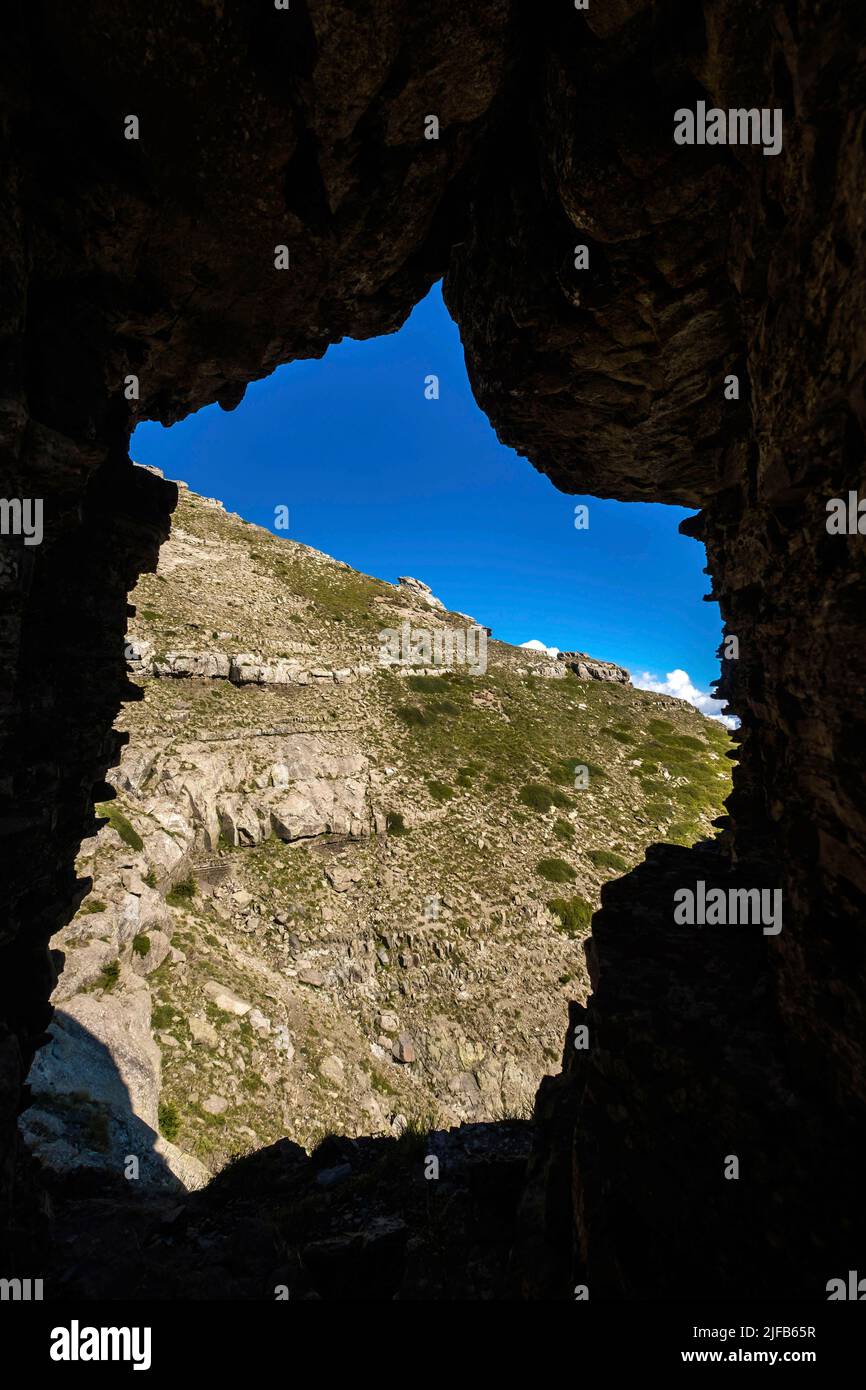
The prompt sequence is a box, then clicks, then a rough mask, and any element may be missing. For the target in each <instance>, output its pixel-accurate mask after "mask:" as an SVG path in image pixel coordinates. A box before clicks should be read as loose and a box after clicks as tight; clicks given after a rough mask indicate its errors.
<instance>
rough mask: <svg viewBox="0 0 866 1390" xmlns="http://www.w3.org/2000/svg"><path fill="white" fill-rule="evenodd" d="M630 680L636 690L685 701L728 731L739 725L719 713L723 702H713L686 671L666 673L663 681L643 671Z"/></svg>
mask: <svg viewBox="0 0 866 1390" xmlns="http://www.w3.org/2000/svg"><path fill="white" fill-rule="evenodd" d="M631 679H632V684H633V685H636V686H637V688H638V690H654V691H656V692H657V693H658V694H659V695H673V696H675V697H676V699H678V700H687V701H688V703H689V704H690V705H694V707H695V709H698V710H700V712H701V714H706V715H707V716H708V717H709V718H710V719H718V720H719V722H720V723H721V724H724V725H725V726H726V727H727V728H728V729H736V728H737V726H738V725H739V722H740V721H739V720H738V719H735V718H734V716H733V715H730V714H722V713H721V710H723V709H724V707H725V701H724V700H715V699H714V698H713V696H712V695H710V694H709V693H708V692H707V691H704V690H699V689H698V687H697V686H696V685H695V684H694V682H693V681H692V678H691V676H690V675H689V673H688V671H681V670H679V669H678V670H676V671H668V673H667V675H666V676H665V679H664V680H663V681H662V680H659V678H658V676H654V675H653V673H652V672H651V671H644V672H643V673H642V674H641V675H634V674H632V678H631Z"/></svg>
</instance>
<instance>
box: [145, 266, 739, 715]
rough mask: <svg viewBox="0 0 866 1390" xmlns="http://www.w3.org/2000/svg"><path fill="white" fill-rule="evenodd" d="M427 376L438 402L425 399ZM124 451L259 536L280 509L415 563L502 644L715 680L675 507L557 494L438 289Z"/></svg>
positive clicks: (691, 544) (308, 540) (294, 532)
mask: <svg viewBox="0 0 866 1390" xmlns="http://www.w3.org/2000/svg"><path fill="white" fill-rule="evenodd" d="M431 373H435V374H436V375H437V376H438V378H439V399H438V400H428V399H426V398H425V389H424V384H425V378H426V377H427V376H428V374H431ZM131 453H132V457H133V458H134V459H135V460H136V461H137V462H138V463H146V464H151V465H153V466H156V467H158V468H161V469H162V470H163V472H164V473H165V474H166V476H167V477H169V478H179V479H183V480H184V481H185V482H186V483H188V484H189V486H190V487H191V488H193V489H194V490H195V491H196V492H200V493H204V494H205V495H206V496H210V497H218V498H220V500H221V501H222V502H223V503H224V504H225V506H226V507H227V508H228V509H229V510H230V511H234V512H238V513H239V514H240V515H241V516H243V517H246V518H247V519H248V520H249V521H254V522H257V523H258V524H259V525H262V526H267V527H269V528H270V529H272V530H273V529H275V528H274V520H275V508H276V507H278V506H281V505H282V506H287V507H288V508H289V517H290V524H289V528H288V532H282V533H281V532H277V534H288V535H290V536H291V537H292V538H293V539H295V540H298V541H303V542H304V543H305V544H307V545H312V546H315V547H317V549H319V550H324V551H326V552H327V553H328V554H330V555H333V556H335V557H336V558H338V559H340V560H345V561H347V563H348V564H350V565H352V566H353V567H354V568H356V569H358V570H362V571H363V572H364V573H366V574H372V575H376V576H377V577H379V578H381V579H388V580H391V581H393V580H395V579H396V578H397V576H398V575H403V574H409V575H414V576H415V577H416V578H418V579H422V580H424V581H425V583H427V584H429V585H430V586H431V588H432V589H433V592H434V593H435V594H437V595H438V596H439V597H440V598H441V599H442V600H443V601H444V602H445V604H446V605H447V606H448V607H449V608H454V609H457V610H459V611H461V612H464V613H470V614H471V615H472V616H473V617H474V618H476V619H477V620H478V621H479V622H482V623H484V624H486V625H487V626H488V627H491V628H492V629H493V634H494V636H495V637H498V638H500V639H502V640H503V641H506V642H515V643H519V642H525V641H527V640H528V639H531V638H535V639H539V640H541V641H542V642H544V643H545V644H547V645H549V646H556V647H559V648H560V649H564V650H572V649H577V650H579V651H585V652H589V653H590V654H591V655H593V656H597V657H602V658H605V659H607V660H610V661H616V662H618V663H619V664H620V665H623V666H626V667H628V669H629V670H630V671H631V672H632V673H633V674H634V675H635V676H637V677H638V678H640V677H641V676H642V675H643V673H647V672H649V673H651V675H652V676H653V677H655V678H657V679H658V681H659V683H660V685H661V686H662V688H665V689H670V690H671V692H672V693H675V694H678V693H684V694H686V695H688V690H687V689H686V687H685V685H684V682H683V680H682V678H681V677H682V676H683V675H685V673H688V677H689V678H690V682H691V684H692V686H693V687H698V688H699V689H700V690H701V691H706V690H707V687H708V685H709V682H710V681H711V680H713V679H715V677H716V676H717V675H718V661H717V659H716V657H715V656H714V652H715V649H716V647H717V646H718V643H719V640H720V633H721V622H720V617H719V612H718V607H717V605H716V604H714V603H713V604H710V603H702V602H701V596H702V594H704V593H705V592H706V591H707V589H708V587H709V580H708V578H707V576H706V575H704V574H703V573H702V569H703V566H704V564H705V563H706V560H705V556H704V550H703V547H702V546H700V545H699V544H698V543H697V542H695V541H693V540H688V539H686V538H685V537H684V536H680V535H678V533H677V524H678V522H679V521H680V520H681V519H682V518H683V517H684V516H686V515H688V514H689V513H687V512H686V511H685V510H683V509H682V508H680V507H666V506H661V505H655V504H653V505H650V504H646V503H621V502H609V501H600V500H596V499H593V498H588V497H577V496H567V495H565V494H564V493H561V492H558V491H557V490H556V489H555V488H554V487H553V485H552V484H551V483H550V482H549V481H548V479H547V478H545V477H543V476H542V475H541V474H540V473H537V472H536V471H535V469H534V468H533V467H532V466H531V464H529V463H528V462H527V460H526V459H522V458H518V456H517V455H516V454H514V453H513V452H512V451H511V450H510V449H506V448H504V447H503V446H502V445H501V444H500V443H499V441H498V440H497V438H496V435H495V434H494V432H493V430H492V428H491V426H490V424H489V423H488V421H487V418H486V416H484V415H483V414H482V412H481V411H480V410H479V409H478V407H477V405H476V404H475V402H474V400H473V397H472V393H471V391H470V389H469V382H468V379H467V376H466V368H465V366H464V362H463V350H462V348H461V345H460V337H459V334H458V331H457V327H456V325H455V324H454V323H453V322H452V320H451V318H450V317H449V315H448V312H447V310H446V309H445V306H444V304H443V302H442V296H441V292H440V289H439V287H438V286H435V287H434V288H433V290H432V291H431V292H430V294H429V295H428V296H427V298H426V299H425V300H423V301H422V303H420V304H419V305H417V307H416V308H415V309H414V311H413V312H412V314H411V315H410V317H409V319H408V320H407V322H406V323H405V324H404V326H403V327H402V328H401V329H400V331H399V332H397V333H394V334H391V335H389V336H387V337H382V338H376V339H371V340H369V341H367V342H357V341H354V340H351V339H346V340H344V341H343V342H342V343H339V344H337V345H335V346H334V347H332V348H330V349H329V351H328V352H327V354H326V356H325V357H324V358H323V359H322V360H321V361H317V362H314V361H309V362H294V363H291V364H289V365H288V366H285V367H280V368H278V370H277V371H276V372H274V373H273V375H272V376H270V377H268V378H267V379H266V380H264V381H259V382H254V383H253V384H252V385H251V386H250V387H249V388H248V390H247V393H246V396H245V397H244V400H243V401H242V403H241V405H240V406H239V407H238V408H237V410H235V411H234V412H232V413H230V414H227V413H225V412H224V411H222V410H220V408H219V407H218V406H215V405H214V406H209V407H207V408H206V409H204V410H201V411H198V412H197V414H195V415H192V416H189V417H188V418H187V419H186V420H183V421H181V422H180V423H179V424H177V425H173V426H172V427H171V428H170V429H164V428H163V427H162V426H161V425H158V424H155V423H152V422H148V423H144V424H142V425H140V426H139V427H138V429H137V430H136V431H135V434H134V436H133V442H132V446H131ZM577 503H587V504H588V505H589V528H588V529H587V530H577V529H575V526H574V508H575V504H577ZM669 672H679V673H680V675H679V676H677V677H675V678H674V679H673V681H670V682H668V681H666V676H667V673H669ZM710 708H711V707H709V706H707V709H708V710H709V709H710Z"/></svg>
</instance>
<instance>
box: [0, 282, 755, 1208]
mask: <svg viewBox="0 0 866 1390" xmlns="http://www.w3.org/2000/svg"><path fill="white" fill-rule="evenodd" d="M241 394H242V393H238V397H237V398H236V399H233V401H232V408H231V412H230V413H228V411H227V407H226V404H225V402H223V405H222V408H220V407H218V406H216V405H215V406H212V407H209V408H207V409H205V410H203V411H201V412H198V413H197V414H193V415H191V416H189V417H187V419H186V420H185V421H182V422H180V423H177V424H174V425H172V426H170V427H168V428H164V427H163V426H160V425H157V424H147V423H145V424H141V425H139V427H138V429H137V431H136V433H135V435H134V436H133V439H132V441H131V445H130V452H131V454H132V457H133V458H135V459H136V461H137V465H138V466H139V467H140V468H143V469H156V470H157V471H158V472H159V473H161V474H162V475H164V476H166V477H167V478H169V479H170V480H172V481H175V482H177V481H178V480H179V479H182V480H183V481H182V482H179V488H180V496H179V502H178V506H177V508H176V510H175V512H174V515H173V518H172V528H171V533H170V535H169V538H168V540H167V541H166V542H165V543H164V544H163V546H162V549H161V553H160V557H159V562H158V565H157V567H156V569H155V572H154V573H152V574H151V573H147V574H144V575H142V577H141V578H140V580H139V582H138V584H137V586H136V588H135V589H134V590H133V592H132V593H131V595H130V610H129V611H130V615H131V617H130V622H129V625H128V629H127V632H126V636H125V647H124V654H125V658H126V662H127V666H128V670H129V673H130V677H131V679H132V681H133V682H134V683H135V684H136V685H140V687H141V692H140V693H141V696H142V698H141V699H135V700H133V701H131V702H130V703H128V704H126V705H125V706H124V708H123V710H122V712H121V714H120V715H119V717H118V720H117V724H116V728H117V729H118V731H119V732H120V733H121V734H122V736H123V738H124V740H126V746H125V747H124V749H123V752H122V755H121V758H120V762H119V766H118V768H117V769H116V770H115V771H114V772H113V773H110V774H109V778H108V786H107V788H106V789H105V794H104V795H103V796H101V797H100V799H99V802H98V804H97V806H96V815H97V827H96V828H95V833H94V834H93V835H92V836H91V837H90V838H89V839H87V840H86V841H85V842H84V845H83V846H82V851H81V855H80V857H79V864H78V872H79V876H80V879H81V880H82V882H89V883H90V888H89V891H88V892H87V893H86V895H85V896H84V897H83V899H82V901H81V904H80V906H79V909H78V912H77V913H76V914H75V916H74V917H73V919H72V921H71V922H70V923H69V924H67V925H66V926H64V928H63V929H62V930H61V932H60V933H59V934H58V936H57V937H56V938H55V939H54V940H53V942H52V948H53V951H54V953H55V961H56V962H57V963H58V965H60V964H61V963H62V970H61V973H60V976H59V980H58V984H57V988H56V991H55V996H54V1003H55V1007H56V1012H55V1016H54V1020H53V1022H52V1024H51V1027H50V1030H49V1032H50V1041H49V1042H48V1043H47V1045H46V1046H44V1047H43V1048H42V1049H40V1051H39V1053H38V1054H37V1058H36V1061H35V1063H34V1066H33V1069H32V1072H31V1076H30V1086H31V1092H32V1098H31V1105H30V1107H29V1109H28V1111H27V1112H26V1114H25V1116H24V1117H23V1120H22V1132H23V1134H24V1136H25V1139H26V1141H27V1143H28V1146H29V1148H30V1150H31V1151H32V1152H33V1153H34V1154H35V1155H36V1157H37V1159H38V1160H39V1161H40V1162H41V1163H43V1164H44V1165H46V1167H47V1169H48V1170H49V1171H50V1173H51V1176H52V1179H53V1181H54V1183H55V1185H56V1186H58V1187H59V1188H64V1187H65V1188H67V1189H69V1188H71V1189H72V1190H76V1191H77V1190H79V1189H81V1188H82V1186H85V1185H87V1184H88V1183H89V1184H90V1185H91V1186H93V1187H94V1189H96V1188H98V1186H99V1184H100V1182H104V1183H105V1184H107V1186H108V1188H109V1189H112V1188H117V1186H118V1184H119V1178H120V1176H121V1175H122V1180H123V1182H129V1181H131V1180H135V1181H137V1182H140V1183H141V1185H142V1190H151V1191H153V1192H160V1191H163V1190H171V1188H172V1187H174V1186H175V1185H178V1184H179V1185H181V1186H184V1185H185V1186H191V1187H192V1188H196V1187H199V1186H201V1185H202V1184H203V1183H205V1182H207V1181H209V1180H210V1178H211V1177H213V1176H214V1175H215V1174H216V1173H217V1172H219V1171H220V1170H221V1169H222V1168H224V1167H225V1165H226V1164H227V1163H230V1162H232V1161H233V1160H236V1159H237V1158H238V1156H239V1155H244V1154H247V1153H250V1152H254V1151H255V1150H256V1149H259V1148H263V1147H265V1146H267V1145H269V1144H273V1143H275V1142H278V1141H280V1140H282V1139H284V1138H286V1137H288V1139H289V1140H291V1141H292V1142H295V1143H298V1144H302V1145H303V1146H304V1147H306V1148H307V1149H308V1150H312V1151H317V1149H318V1147H320V1146H321V1143H322V1141H323V1140H324V1139H325V1138H326V1137H327V1136H328V1135H335V1134H339V1135H343V1136H360V1135H378V1136H390V1137H391V1138H400V1137H401V1136H409V1137H411V1136H413V1135H414V1136H415V1137H416V1138H417V1140H418V1142H422V1141H424V1139H425V1137H426V1136H427V1135H429V1134H430V1133H435V1132H440V1131H446V1130H448V1129H449V1128H451V1127H455V1126H460V1125H467V1124H468V1125H472V1124H492V1123H495V1122H497V1121H503V1120H508V1119H511V1120H515V1121H517V1120H520V1121H522V1122H525V1121H527V1120H528V1119H529V1117H530V1116H531V1114H532V1110H533V1105H534V1101H535V1095H536V1092H537V1090H538V1086H539V1084H540V1082H541V1080H542V1077H543V1076H544V1075H546V1074H548V1075H549V1074H551V1073H555V1072H556V1071H557V1070H558V1068H559V1066H560V1062H561V1053H562V1038H563V1036H564V1035H565V1034H566V1031H567V1028H568V1019H569V1004H570V1001H571V1000H576V1001H577V1002H578V1003H579V1005H580V1006H581V1007H584V1006H585V1004H586V1001H587V998H588V995H589V992H590V980H589V976H588V974H587V970H586V965H585V962H584V949H583V947H584V944H585V942H586V940H587V934H588V931H589V926H590V919H591V914H592V912H593V911H594V910H595V909H596V908H597V907H598V905H599V899H600V894H601V890H602V888H603V886H604V884H605V883H606V882H607V881H608V880H610V879H615V878H617V877H618V876H620V875H622V874H625V873H628V872H629V871H630V870H631V869H632V868H634V867H635V866H636V865H638V864H640V863H641V862H642V860H643V857H644V854H645V852H646V850H647V849H648V848H649V847H650V846H652V845H653V844H657V843H665V842H668V843H672V844H680V845H686V846H688V845H691V844H693V843H695V842H697V841H699V840H711V839H712V837H713V836H714V835H715V833H716V830H715V827H714V822H716V821H717V819H718V818H719V817H720V816H721V815H722V813H723V803H724V800H725V798H726V797H727V795H728V793H729V791H730V761H731V760H732V759H733V756H734V752H735V744H733V742H732V741H731V739H730V737H729V729H730V726H731V725H733V723H734V721H733V720H732V719H730V717H727V716H724V715H722V714H720V713H719V711H720V710H721V709H722V708H723V705H722V702H721V701H720V700H716V699H714V698H713V697H712V696H711V694H710V693H709V691H707V690H701V689H700V688H699V686H698V685H697V684H696V683H695V682H694V681H693V680H692V677H691V675H690V673H689V670H686V669H685V668H686V666H688V667H689V668H691V669H692V670H694V667H693V665H692V663H693V660H694V659H697V660H699V661H700V662H701V665H700V666H699V667H698V670H699V671H700V673H701V675H702V676H704V678H706V673H708V672H711V671H712V669H713V664H714V663H713V655H712V654H713V648H714V647H715V646H716V645H717V644H718V641H719V626H720V620H719V618H718V613H717V609H716V608H715V606H714V605H703V606H702V607H700V608H699V607H698V605H697V603H696V600H698V599H699V598H700V597H701V590H702V588H703V583H704V581H703V579H702V570H701V565H700V562H699V552H698V548H697V547H695V546H694V545H693V544H692V543H691V542H690V541H689V540H686V539H680V538H679V537H678V536H677V535H676V532H675V530H674V527H675V525H676V522H677V521H679V520H680V519H681V518H683V517H685V516H687V515H688V513H687V512H686V511H685V510H684V509H673V516H672V515H671V511H672V509H671V508H670V507H665V506H658V505H652V504H646V503H617V502H615V501H603V500H600V499H596V498H582V499H581V500H580V501H579V502H576V501H575V500H574V498H573V497H569V496H568V495H567V494H565V493H561V492H559V491H557V490H556V489H554V488H553V487H552V486H551V484H550V482H549V481H548V480H547V479H546V478H544V477H543V475H541V474H538V473H535V472H534V471H533V470H532V469H531V468H529V467H528V465H527V464H526V462H525V461H523V460H521V459H519V458H517V456H516V455H514V454H513V453H512V451H510V450H507V449H506V448H504V447H503V446H502V445H500V444H499V443H498V441H496V439H495V437H494V435H493V432H492V430H491V429H490V426H489V424H488V422H487V420H486V419H485V417H484V416H483V415H482V414H481V412H480V411H479V410H478V408H477V406H476V405H475V404H474V401H473V399H472V395H471V389H470V386H469V382H468V378H467V376H466V369H465V365H464V363H463V357H462V348H461V345H460V341H459V335H458V332H457V329H456V326H455V325H454V324H453V322H452V320H451V319H450V317H449V315H448V313H447V310H446V309H445V306H444V304H443V302H442V299H441V294H440V291H439V287H438V286H435V287H434V289H433V290H432V291H431V292H430V293H429V295H428V296H427V297H426V298H425V299H424V300H423V301H422V302H421V303H420V304H419V306H417V308H416V309H415V310H414V311H413V313H412V314H411V315H410V316H409V318H408V319H407V321H406V323H405V324H404V325H403V327H402V328H400V329H399V330H398V331H397V332H396V333H395V334H393V335H391V336H389V337H386V338H380V339H374V340H372V341H371V342H357V343H355V342H349V343H348V344H343V345H338V346H336V347H333V348H331V349H330V350H329V352H328V354H327V356H326V358H325V359H323V360H321V361H317V360H314V361H311V362H307V363H303V362H302V363H296V364H293V365H292V366H290V367H287V368H283V369H280V371H279V372H277V373H276V374H275V375H274V376H273V377H271V378H267V379H265V380H264V381H262V382H257V383H253V384H252V386H251V387H250V388H248V390H247V393H246V397H245V399H243V400H242V401H241V399H240V395H241ZM337 420H338V421H339V423H338V424H336V423H335V422H336V421H337ZM470 460H471V465H470ZM239 462H242V467H240V468H239V467H238V464H239ZM406 570H409V571H411V575H407V574H405V573H403V572H404V571H406ZM400 574H402V578H397V576H398V575H400ZM386 575H387V576H388V577H387V578H386V577H385V576H386ZM416 575H423V578H422V579H419V578H416V577H415V576H416ZM428 580H430V581H432V582H431V583H429V584H428V582H427V581H428ZM466 609H471V610H472V612H473V613H474V614H476V617H475V618H473V617H471V616H469V615H468V614H467V612H466V611H465V610H466ZM711 610H712V611H711ZM660 632H663V633H664V641H660V640H659V633H660ZM539 634H540V636H539ZM680 653H682V656H680ZM716 669H718V667H717V666H716ZM659 672H662V673H663V674H661V675H660V674H659ZM713 715H714V716H715V719H712V718H710V717H708V716H713ZM70 1097H74V1098H75V1103H74V1104H73V1103H72V1101H71V1100H70ZM148 1130H149V1131H150V1134H151V1138H150V1141H149V1142H145V1140H146V1137H147V1134H148ZM136 1154H138V1155H139V1156H138V1158H137V1157H136ZM434 1156H435V1155H434ZM336 1166H337V1167H339V1166H340V1164H339V1163H337V1165H336Z"/></svg>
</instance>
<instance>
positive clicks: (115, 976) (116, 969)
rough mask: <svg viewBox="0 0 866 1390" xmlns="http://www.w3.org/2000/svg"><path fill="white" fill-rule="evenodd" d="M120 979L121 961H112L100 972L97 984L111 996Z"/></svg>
mask: <svg viewBox="0 0 866 1390" xmlns="http://www.w3.org/2000/svg"><path fill="white" fill-rule="evenodd" d="M119 979H120V961H118V960H110V961H109V962H108V964H107V965H104V966H103V967H102V969H101V971H100V972H99V979H98V981H97V983H98V985H99V987H100V989H104V990H105V992H106V994H110V993H111V991H112V990H113V989H114V988H115V987H116V985H117V983H118V981H119Z"/></svg>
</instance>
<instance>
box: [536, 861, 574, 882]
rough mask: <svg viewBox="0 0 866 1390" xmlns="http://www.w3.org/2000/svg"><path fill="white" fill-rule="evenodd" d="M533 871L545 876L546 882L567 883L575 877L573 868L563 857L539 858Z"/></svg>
mask: <svg viewBox="0 0 866 1390" xmlns="http://www.w3.org/2000/svg"><path fill="white" fill-rule="evenodd" d="M535 872H536V873H537V874H540V875H541V877H542V878H546V879H547V881H548V883H569V882H570V881H571V880H572V879H574V878H577V874H576V873H575V872H574V869H573V868H572V867H571V865H570V864H566V862H565V860H564V859H539V861H538V863H537V864H536V866H535Z"/></svg>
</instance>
